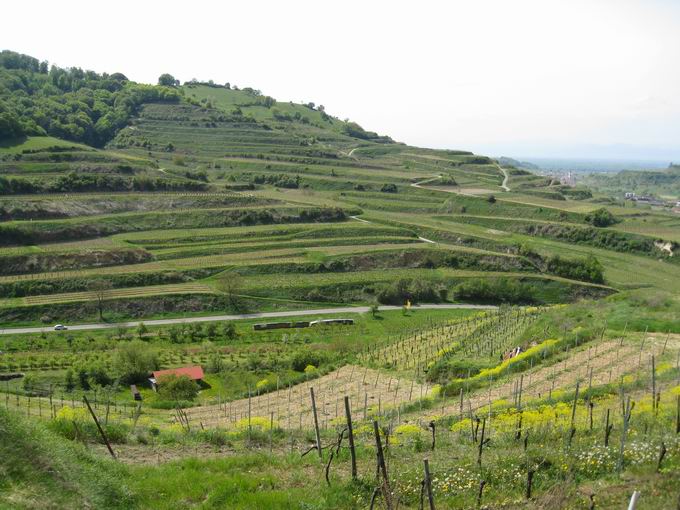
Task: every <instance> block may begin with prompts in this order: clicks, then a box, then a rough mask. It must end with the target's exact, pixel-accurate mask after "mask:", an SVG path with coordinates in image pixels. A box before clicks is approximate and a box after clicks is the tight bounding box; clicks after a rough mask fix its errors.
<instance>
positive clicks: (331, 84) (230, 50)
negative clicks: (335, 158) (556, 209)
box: [0, 0, 680, 161]
mask: <svg viewBox="0 0 680 510" xmlns="http://www.w3.org/2000/svg"><path fill="white" fill-rule="evenodd" d="M2 18H3V19H4V22H3V23H2V25H3V26H2V30H1V31H0V49H11V50H14V51H19V52H21V53H26V54H29V55H32V56H34V57H36V58H39V59H40V60H48V61H49V62H50V63H54V64H56V65H59V66H62V67H70V66H77V67H81V68H83V69H91V70H94V71H98V72H110V73H111V72H122V73H124V74H125V75H126V76H127V77H128V78H130V79H132V80H135V81H140V82H146V83H155V82H156V81H157V78H158V76H159V75H160V74H162V73H165V72H169V73H171V74H173V75H174V76H175V77H176V78H178V79H180V80H182V81H185V80H190V79H192V78H197V79H199V80H208V79H212V80H214V81H215V82H218V83H224V82H230V83H232V84H237V85H239V86H241V87H243V86H251V87H253V88H256V89H260V90H262V92H263V93H265V94H268V95H271V96H273V97H275V98H276V99H278V100H284V101H304V102H308V101H313V102H315V103H317V104H323V105H324V106H325V107H326V111H327V112H328V113H330V114H332V115H335V116H337V117H340V118H342V119H345V118H349V119H351V120H353V121H356V122H358V123H359V124H361V125H362V126H364V127H365V128H366V129H370V130H373V131H377V132H379V133H381V134H388V135H390V136H392V137H393V138H394V139H395V140H399V141H402V142H405V143H409V144H412V145H418V146H424V147H434V148H449V149H467V150H473V151H475V152H477V153H482V154H488V155H491V156H501V155H506V156H517V157H532V156H533V157H574V158H609V159H612V158H613V159H627V158H634V159H650V160H669V161H671V160H673V161H680V93H678V92H679V91H680V65H678V64H679V63H680V30H679V29H678V28H679V27H680V1H678V0H639V1H634V0H512V1H509V0H469V1H462V0H448V1H434V0H420V1H418V2H416V1H400V0H391V1H382V0H370V1H366V0H363V1H355V0H343V1H328V0H326V1H318V0H316V1H313V0H310V1H298V0H287V1H285V2H284V1H267V0H259V1H256V0H251V1H247V2H245V1H240V2H235V1H221V2H217V1H206V0H193V1H192V2H176V1H173V0H164V1H159V0H144V1H130V0H119V1H117V2H113V3H112V2H98V1H96V0H88V1H81V0H76V1H72V0H67V1H65V2H54V1H53V0H49V1H37V0H24V1H22V2H8V3H6V4H4V5H3V6H2Z"/></svg>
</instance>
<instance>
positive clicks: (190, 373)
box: [149, 365, 205, 391]
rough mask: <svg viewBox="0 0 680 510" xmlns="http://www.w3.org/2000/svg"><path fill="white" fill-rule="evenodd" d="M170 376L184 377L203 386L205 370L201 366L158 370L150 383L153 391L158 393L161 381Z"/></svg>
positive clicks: (150, 379) (153, 374)
mask: <svg viewBox="0 0 680 510" xmlns="http://www.w3.org/2000/svg"><path fill="white" fill-rule="evenodd" d="M169 375H175V376H177V377H180V376H183V375H184V376H187V377H188V378H189V379H191V380H192V381H195V382H197V383H198V384H202V382H203V377H204V376H205V375H204V374H203V368H202V367H201V366H199V365H196V366H193V367H180V368H170V369H168V370H156V371H155V372H153V373H152V377H150V378H149V382H151V387H152V388H153V390H154V391H158V383H159V381H160V380H161V379H163V377H167V376H169Z"/></svg>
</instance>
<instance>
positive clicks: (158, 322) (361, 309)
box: [0, 303, 497, 335]
mask: <svg viewBox="0 0 680 510" xmlns="http://www.w3.org/2000/svg"><path fill="white" fill-rule="evenodd" d="M495 308H497V307H496V306H490V305H467V304H450V303H449V304H440V305H436V304H429V305H428V304H424V305H417V306H414V307H413V309H414V310H455V309H470V310H492V309H495ZM380 310H382V311H384V310H401V306H381V307H380ZM369 311H370V307H368V306H344V307H338V308H319V309H313V310H291V311H287V312H261V313H243V314H238V315H212V316H209V317H188V318H182V319H155V320H148V321H136V322H117V323H111V324H107V323H97V324H76V325H73V326H69V325H68V324H67V327H68V330H69V331H83V330H91V329H113V328H135V327H137V326H139V325H140V324H141V323H142V322H143V323H144V324H145V325H146V326H163V325H166V324H189V323H192V322H216V321H236V320H243V319H269V318H280V317H297V316H300V315H330V314H340V313H366V312H369ZM43 331H44V332H46V333H47V332H49V331H53V329H52V328H51V327H41V328H10V329H0V335H12V334H17V333H42V332H43Z"/></svg>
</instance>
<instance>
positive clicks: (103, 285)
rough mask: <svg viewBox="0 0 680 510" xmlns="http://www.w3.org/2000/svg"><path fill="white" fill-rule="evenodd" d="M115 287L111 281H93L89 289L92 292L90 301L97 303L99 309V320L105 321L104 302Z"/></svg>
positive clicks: (88, 286)
mask: <svg viewBox="0 0 680 510" xmlns="http://www.w3.org/2000/svg"><path fill="white" fill-rule="evenodd" d="M112 287H113V285H112V284H111V282H110V281H109V280H101V279H98V280H93V281H91V282H90V283H89V284H88V285H87V288H88V290H89V291H90V296H91V297H90V299H92V300H93V301H96V302H97V309H98V310H99V320H100V321H103V320H104V301H105V300H106V299H108V298H109V296H110V293H111V288H112Z"/></svg>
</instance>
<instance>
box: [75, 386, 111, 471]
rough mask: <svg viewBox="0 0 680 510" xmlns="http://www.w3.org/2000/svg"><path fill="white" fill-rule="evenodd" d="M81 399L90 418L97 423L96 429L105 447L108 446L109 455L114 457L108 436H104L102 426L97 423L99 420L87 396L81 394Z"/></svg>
mask: <svg viewBox="0 0 680 510" xmlns="http://www.w3.org/2000/svg"><path fill="white" fill-rule="evenodd" d="M83 400H84V401H85V405H86V406H87V408H88V409H89V411H90V414H91V415H92V419H93V420H94V423H95V425H97V430H99V434H100V435H101V436H102V439H103V440H104V443H106V448H108V450H109V453H110V454H111V457H113V458H114V459H115V458H116V454H115V453H114V452H113V448H111V443H109V438H108V437H106V433H105V432H104V429H103V428H102V426H101V425H100V424H99V420H98V419H97V415H96V414H94V411H93V410H92V407H91V406H90V402H89V401H88V400H87V397H86V396H85V395H83Z"/></svg>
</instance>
